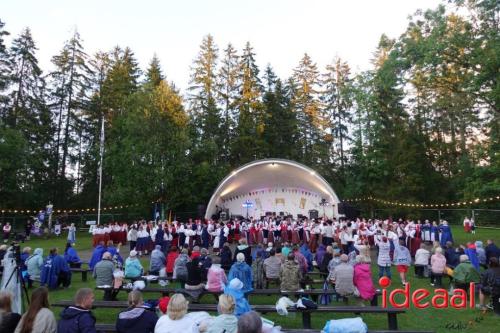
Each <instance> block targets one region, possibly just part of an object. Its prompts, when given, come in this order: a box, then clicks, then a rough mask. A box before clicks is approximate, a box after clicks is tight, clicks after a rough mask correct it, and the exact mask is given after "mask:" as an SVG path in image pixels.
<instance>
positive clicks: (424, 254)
mask: <svg viewBox="0 0 500 333" xmlns="http://www.w3.org/2000/svg"><path fill="white" fill-rule="evenodd" d="M430 256H431V253H430V252H429V251H428V250H427V249H426V248H425V244H424V243H422V244H420V249H418V250H417V252H416V253H415V275H416V276H417V278H419V279H421V278H423V277H424V270H425V267H427V266H428V265H429V259H430Z"/></svg>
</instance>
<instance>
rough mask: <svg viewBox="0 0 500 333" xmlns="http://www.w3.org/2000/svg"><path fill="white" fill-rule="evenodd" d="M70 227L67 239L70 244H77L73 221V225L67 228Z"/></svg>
mask: <svg viewBox="0 0 500 333" xmlns="http://www.w3.org/2000/svg"><path fill="white" fill-rule="evenodd" d="M67 229H68V238H67V241H68V243H69V244H75V243H76V227H75V224H74V223H71V225H70V226H69V227H68V228H67Z"/></svg>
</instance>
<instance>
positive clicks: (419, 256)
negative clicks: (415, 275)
mask: <svg viewBox="0 0 500 333" xmlns="http://www.w3.org/2000/svg"><path fill="white" fill-rule="evenodd" d="M430 257H431V253H430V252H429V251H427V250H426V249H418V250H417V252H416V253H415V265H422V266H426V265H429V258H430Z"/></svg>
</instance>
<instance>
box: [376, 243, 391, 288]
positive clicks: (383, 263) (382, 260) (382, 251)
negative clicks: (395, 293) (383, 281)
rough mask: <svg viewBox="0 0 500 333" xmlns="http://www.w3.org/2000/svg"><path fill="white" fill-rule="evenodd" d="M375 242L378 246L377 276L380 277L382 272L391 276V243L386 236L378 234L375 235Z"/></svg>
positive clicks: (382, 274)
mask: <svg viewBox="0 0 500 333" xmlns="http://www.w3.org/2000/svg"><path fill="white" fill-rule="evenodd" d="M375 244H376V245H377V246H378V257H377V265H378V277H379V278H381V277H382V276H384V274H385V275H386V276H387V277H388V278H389V279H390V278H391V255H390V252H391V244H390V243H389V240H388V238H387V237H386V236H381V235H380V234H379V235H377V236H375Z"/></svg>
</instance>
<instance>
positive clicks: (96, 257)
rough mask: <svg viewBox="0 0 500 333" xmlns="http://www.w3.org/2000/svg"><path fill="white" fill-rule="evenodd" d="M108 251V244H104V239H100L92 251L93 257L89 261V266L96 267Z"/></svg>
mask: <svg viewBox="0 0 500 333" xmlns="http://www.w3.org/2000/svg"><path fill="white" fill-rule="evenodd" d="M104 252H106V246H104V241H100V242H99V244H98V245H97V246H96V248H95V249H94V251H93V252H92V257H91V258H90V261H89V268H90V269H94V267H95V265H97V263H98V262H99V261H101V260H102V255H103V253H104Z"/></svg>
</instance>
